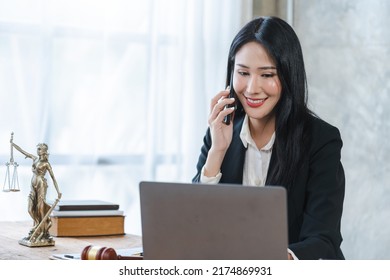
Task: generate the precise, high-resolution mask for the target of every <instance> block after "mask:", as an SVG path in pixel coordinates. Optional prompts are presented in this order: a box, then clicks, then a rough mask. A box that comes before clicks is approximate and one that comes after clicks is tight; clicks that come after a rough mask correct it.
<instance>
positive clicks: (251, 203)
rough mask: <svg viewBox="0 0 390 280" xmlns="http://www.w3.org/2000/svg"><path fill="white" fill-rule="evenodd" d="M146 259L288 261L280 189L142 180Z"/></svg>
mask: <svg viewBox="0 0 390 280" xmlns="http://www.w3.org/2000/svg"><path fill="white" fill-rule="evenodd" d="M140 203H141V221H142V243H143V254H144V259H147V260H164V259H169V260H213V259H218V260H223V259H225V260H235V259H237V260H238V259H246V260H249V259H258V260H261V259H262V260H264V259H267V260H280V259H282V260H283V259H287V239H288V237H287V236H288V234H287V201H286V190H285V189H284V188H282V187H249V186H241V185H227V184H218V185H210V184H191V183H188V184H186V183H166V182H145V181H144V182H141V183H140Z"/></svg>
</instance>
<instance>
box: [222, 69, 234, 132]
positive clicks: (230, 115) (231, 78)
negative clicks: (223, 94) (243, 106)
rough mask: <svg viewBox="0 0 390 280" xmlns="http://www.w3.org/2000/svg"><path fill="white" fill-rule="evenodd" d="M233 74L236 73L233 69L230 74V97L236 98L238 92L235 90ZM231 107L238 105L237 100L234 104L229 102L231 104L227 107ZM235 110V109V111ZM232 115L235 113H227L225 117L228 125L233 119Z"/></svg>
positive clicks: (224, 119) (225, 122)
mask: <svg viewBox="0 0 390 280" xmlns="http://www.w3.org/2000/svg"><path fill="white" fill-rule="evenodd" d="M233 74H234V71H233V70H232V74H231V76H230V84H229V88H230V92H229V98H233V97H234V98H236V96H235V95H236V93H235V91H234V88H233ZM230 107H236V102H234V103H233V104H229V105H226V106H225V108H230ZM233 112H234V111H233ZM232 115H233V113H231V114H229V115H227V116H226V117H224V118H223V123H224V124H226V125H229V124H230V122H231V120H232Z"/></svg>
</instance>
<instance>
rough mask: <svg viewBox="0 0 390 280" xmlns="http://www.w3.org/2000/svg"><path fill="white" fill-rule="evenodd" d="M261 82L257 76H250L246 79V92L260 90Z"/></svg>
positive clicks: (252, 92)
mask: <svg viewBox="0 0 390 280" xmlns="http://www.w3.org/2000/svg"><path fill="white" fill-rule="evenodd" d="M260 89H261V82H260V80H259V78H258V77H257V76H252V77H250V78H249V80H248V84H247V92H248V93H251V94H254V93H258V92H260Z"/></svg>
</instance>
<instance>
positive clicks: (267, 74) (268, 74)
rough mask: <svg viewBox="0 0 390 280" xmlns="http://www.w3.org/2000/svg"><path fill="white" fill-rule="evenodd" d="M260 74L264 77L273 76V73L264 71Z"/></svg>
mask: <svg viewBox="0 0 390 280" xmlns="http://www.w3.org/2000/svg"><path fill="white" fill-rule="evenodd" d="M261 76H262V77H264V78H272V77H274V76H275V73H264V74H261Z"/></svg>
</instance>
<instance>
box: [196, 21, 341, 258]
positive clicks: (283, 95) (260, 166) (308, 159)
mask: <svg viewBox="0 0 390 280" xmlns="http://www.w3.org/2000/svg"><path fill="white" fill-rule="evenodd" d="M231 79H232V85H233V89H234V91H235V97H234V98H229V87H227V89H226V90H225V91H221V92H220V93H218V94H217V95H216V96H215V97H214V98H213V99H212V100H211V106H210V111H211V112H210V116H209V120H208V122H209V129H208V130H207V133H206V136H205V137H204V145H203V147H202V149H201V154H200V157H199V161H198V164H197V174H196V175H195V177H194V178H193V182H201V183H234V184H244V185H254V186H264V185H280V186H283V187H285V188H286V189H287V196H288V198H287V200H288V227H289V249H288V257H289V259H344V256H343V253H342V251H341V249H340V244H341V242H342V236H341V232H340V223H341V215H342V208H343V201H344V192H345V178H344V171H343V167H342V164H341V162H340V158H341V147H342V140H341V137H340V133H339V131H338V129H337V128H335V127H333V126H331V125H330V124H328V123H326V122H325V121H323V120H320V119H319V118H318V117H316V116H315V115H314V114H313V113H312V112H311V111H310V110H309V109H308V108H307V83H306V74H305V68H304V62H303V55H302V50H301V46H300V43H299V40H298V37H297V36H296V34H295V32H294V30H293V29H292V28H291V27H290V26H289V25H288V24H287V23H286V22H284V21H283V20H281V19H279V18H276V17H262V18H258V19H254V20H252V21H251V22H249V23H248V24H247V25H245V26H244V27H243V28H242V29H241V30H240V31H239V33H238V34H237V35H236V37H235V38H234V40H233V42H232V44H231V47H230V52H229V58H228V65H227V79H226V86H228V85H229V84H230V80H231ZM233 104H235V107H236V108H234V107H232V108H231V107H229V106H232V105H233ZM229 114H232V117H233V118H232V122H231V123H230V124H229V125H227V124H225V123H224V118H225V117H226V116H227V115H229Z"/></svg>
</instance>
